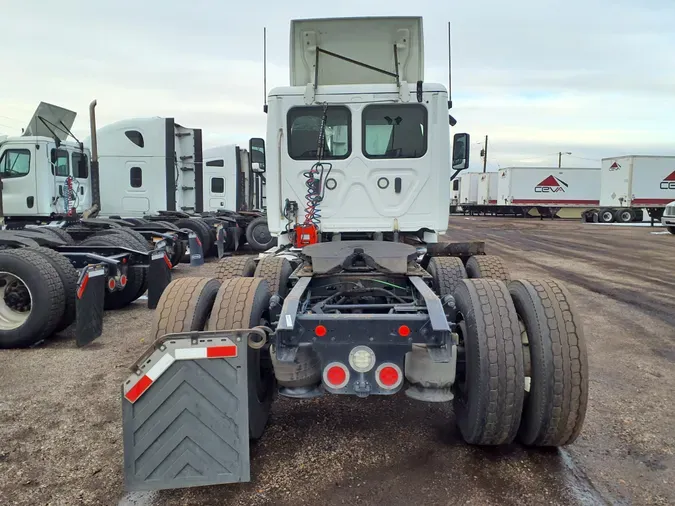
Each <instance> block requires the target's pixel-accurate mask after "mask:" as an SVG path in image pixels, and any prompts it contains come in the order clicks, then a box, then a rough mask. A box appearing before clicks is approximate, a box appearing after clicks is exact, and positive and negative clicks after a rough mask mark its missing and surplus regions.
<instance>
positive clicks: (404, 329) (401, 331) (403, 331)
mask: <svg viewBox="0 0 675 506" xmlns="http://www.w3.org/2000/svg"><path fill="white" fill-rule="evenodd" d="M398 335H399V336H401V337H408V336H409V335H410V327H408V326H407V325H401V326H400V327H399V328H398Z"/></svg>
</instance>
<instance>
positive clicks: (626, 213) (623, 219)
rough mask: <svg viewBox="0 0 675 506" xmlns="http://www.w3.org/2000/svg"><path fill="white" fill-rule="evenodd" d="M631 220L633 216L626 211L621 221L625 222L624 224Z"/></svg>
mask: <svg viewBox="0 0 675 506" xmlns="http://www.w3.org/2000/svg"><path fill="white" fill-rule="evenodd" d="M630 218H631V216H630V213H629V212H628V211H624V212H623V213H621V221H623V222H624V223H628V222H629V221H630Z"/></svg>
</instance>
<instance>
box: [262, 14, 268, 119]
mask: <svg viewBox="0 0 675 506" xmlns="http://www.w3.org/2000/svg"><path fill="white" fill-rule="evenodd" d="M263 94H264V96H263V101H264V104H265V105H264V106H263V111H265V113H267V27H266V26H265V27H263Z"/></svg>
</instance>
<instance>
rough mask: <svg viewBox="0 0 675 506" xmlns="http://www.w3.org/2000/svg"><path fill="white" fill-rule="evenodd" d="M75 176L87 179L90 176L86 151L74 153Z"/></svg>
mask: <svg viewBox="0 0 675 506" xmlns="http://www.w3.org/2000/svg"><path fill="white" fill-rule="evenodd" d="M72 159H73V177H75V178H77V179H87V178H88V177H89V159H88V157H87V155H85V154H84V153H73V156H72Z"/></svg>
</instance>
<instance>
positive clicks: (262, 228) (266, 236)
mask: <svg viewBox="0 0 675 506" xmlns="http://www.w3.org/2000/svg"><path fill="white" fill-rule="evenodd" d="M252 235H253V238H254V239H255V240H256V241H257V242H259V243H260V244H267V243H268V242H270V240H272V235H271V234H270V231H269V229H268V228H267V226H266V225H265V224H264V223H261V224H259V225H257V226H256V227H254V228H253V233H252Z"/></svg>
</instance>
